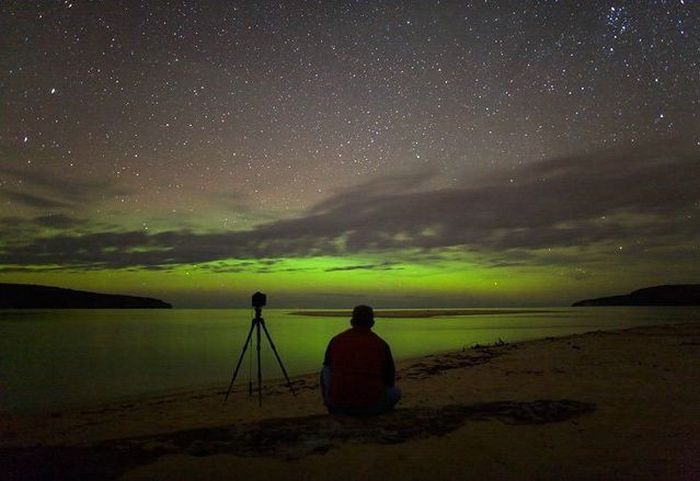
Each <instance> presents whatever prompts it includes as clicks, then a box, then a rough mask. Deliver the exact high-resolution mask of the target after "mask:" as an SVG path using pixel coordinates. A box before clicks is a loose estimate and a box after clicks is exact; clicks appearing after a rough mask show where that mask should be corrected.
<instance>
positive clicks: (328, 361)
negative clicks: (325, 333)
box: [323, 339, 333, 367]
mask: <svg viewBox="0 0 700 481" xmlns="http://www.w3.org/2000/svg"><path fill="white" fill-rule="evenodd" d="M332 345H333V339H331V341H330V342H329V343H328V347H326V354H324V356H323V365H324V366H327V367H331V346H332Z"/></svg>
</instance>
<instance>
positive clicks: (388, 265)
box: [323, 261, 402, 272]
mask: <svg viewBox="0 0 700 481" xmlns="http://www.w3.org/2000/svg"><path fill="white" fill-rule="evenodd" d="M395 265H396V262H390V261H386V262H382V263H379V264H359V265H354V266H342V267H329V268H328V269H324V270H323V271H324V272H338V271H356V270H378V271H393V270H401V269H402V268H401V267H394V266H395Z"/></svg>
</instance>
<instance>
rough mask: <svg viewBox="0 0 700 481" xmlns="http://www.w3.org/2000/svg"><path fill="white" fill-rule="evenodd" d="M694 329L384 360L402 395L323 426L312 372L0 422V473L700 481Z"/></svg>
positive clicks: (699, 350)
mask: <svg viewBox="0 0 700 481" xmlns="http://www.w3.org/2000/svg"><path fill="white" fill-rule="evenodd" d="M699 365H700V323H688V324H682V325H672V326H658V327H644V328H634V329H628V330H618V331H605V332H601V331H596V332H591V333H587V334H581V335H573V336H568V337H562V338H550V339H543V340H537V341H527V342H522V343H516V344H502V345H497V346H480V347H475V348H473V349H467V350H464V351H461V352H455V353H450V354H445V355H435V356H426V357H423V358H420V359H413V360H407V361H403V362H400V363H399V365H398V367H399V370H398V374H399V376H400V379H399V380H398V385H399V387H401V389H402V390H403V393H404V399H403V400H402V401H401V403H400V404H399V406H398V408H397V410H396V411H394V412H392V413H389V414H385V415H382V416H378V417H373V418H359V419H358V418H346V417H333V416H329V415H327V414H325V413H324V411H323V408H322V406H321V404H320V400H319V391H318V383H317V375H316V374H310V375H308V376H300V377H296V378H294V379H293V380H294V384H295V386H296V390H297V396H296V397H294V396H292V395H291V394H290V393H289V391H288V389H287V388H286V387H285V386H284V385H283V384H281V383H279V382H274V381H271V382H269V383H268V385H267V386H266V387H265V391H264V399H263V406H262V408H259V407H258V406H257V399H255V398H250V397H248V393H247V389H246V388H245V386H237V387H236V390H235V391H234V393H233V394H232V396H231V398H230V399H229V401H228V403H226V404H223V395H224V393H225V389H226V387H227V386H223V385H222V386H219V387H217V388H211V389H207V390H200V391H189V392H181V393H173V394H168V395H163V396H160V397H154V398H148V399H140V400H134V401H129V402H121V403H114V404H110V405H105V406H98V407H94V408H91V409H81V410H74V411H64V412H53V413H46V414H41V415H32V416H29V415H25V416H19V415H8V414H7V413H3V414H2V418H1V419H2V423H1V424H0V460H1V462H0V479H3V480H4V479H26V480H29V479H122V480H146V479H149V480H150V479H156V480H159V479H163V480H165V479H168V480H179V479H182V480H185V479H217V478H224V479H238V478H239V477H240V478H242V479H290V477H299V478H303V479H312V480H313V479H319V480H320V479H341V480H343V479H348V480H350V479H353V480H355V479H382V480H386V479H401V480H404V479H409V480H413V479H416V480H417V479H438V480H439V479H479V480H488V479H498V480H500V479H505V480H510V479H512V480H516V479H518V480H520V479H538V480H550V479H551V480H555V479H557V480H560V479H567V480H594V479H596V480H597V479H605V480H610V479H623V480H694V479H700V457H699V456H698V455H697V453H698V452H700V388H699V387H698V386H700V371H699V370H698V366H699Z"/></svg>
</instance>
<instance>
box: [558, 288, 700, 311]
mask: <svg viewBox="0 0 700 481" xmlns="http://www.w3.org/2000/svg"><path fill="white" fill-rule="evenodd" d="M572 306H573V307H581V306H700V284H676V285H666V286H654V287H646V288H644V289H637V290H636V291H632V292H630V293H629V294H625V295H622V296H610V297H599V298H597V299H584V300H582V301H578V302H574V303H573V304H572Z"/></svg>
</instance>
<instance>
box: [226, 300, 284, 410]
mask: <svg viewBox="0 0 700 481" xmlns="http://www.w3.org/2000/svg"><path fill="white" fill-rule="evenodd" d="M254 307H255V317H254V318H253V321H252V323H251V325H250V331H248V337H247V338H246V340H245V343H244V344H243V349H242V350H241V357H239V358H238V364H236V369H234V370H233V376H231V384H229V386H228V392H227V393H226V397H225V398H224V402H226V401H227V400H228V397H229V395H230V394H231V389H232V388H233V383H234V382H235V381H236V376H237V375H238V370H239V369H240V367H241V363H242V362H243V357H244V356H245V353H246V351H247V350H248V346H249V345H250V339H251V337H252V336H253V331H255V334H256V335H255V337H256V349H257V360H258V406H262V369H261V364H260V328H262V330H263V331H264V332H265V337H267V341H268V342H269V343H270V347H271V348H272V352H274V353H275V357H276V358H277V362H278V363H279V365H280V368H282V373H283V374H284V378H285V379H286V380H287V386H289V389H290V390H291V391H292V394H293V395H294V396H296V395H297V393H296V392H295V391H294V386H293V385H292V381H290V380H289V376H288V375H287V370H286V369H285V368H284V364H283V363H282V359H280V355H279V354H277V348H276V347H275V343H274V342H272V337H271V336H270V333H269V332H268V330H267V327H265V319H263V318H262V316H261V313H262V306H257V305H256V306H254ZM251 362H252V361H251ZM248 394H249V395H250V396H252V395H253V379H252V378H251V379H250V381H249V384H248Z"/></svg>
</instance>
